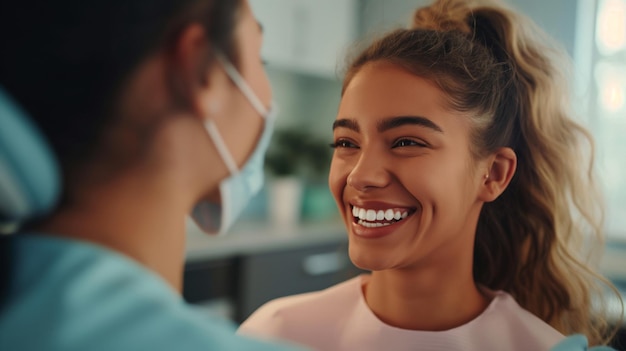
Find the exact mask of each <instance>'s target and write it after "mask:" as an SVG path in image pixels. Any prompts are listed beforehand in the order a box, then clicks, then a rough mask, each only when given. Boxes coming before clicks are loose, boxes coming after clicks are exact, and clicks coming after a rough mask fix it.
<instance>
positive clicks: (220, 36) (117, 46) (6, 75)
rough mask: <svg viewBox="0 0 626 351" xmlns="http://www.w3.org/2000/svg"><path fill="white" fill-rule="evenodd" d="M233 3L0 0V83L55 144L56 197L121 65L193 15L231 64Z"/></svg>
mask: <svg viewBox="0 0 626 351" xmlns="http://www.w3.org/2000/svg"><path fill="white" fill-rule="evenodd" d="M241 3H242V2H241V0H100V1H84V0H31V1H28V0H24V1H15V0H6V1H5V0H2V1H1V2H0V52H1V54H0V85H1V86H3V87H4V88H5V89H6V90H7V91H8V92H9V93H10V95H11V96H12V97H13V98H14V99H15V100H17V102H18V103H19V104H20V105H21V106H22V107H23V108H24V109H25V110H26V111H27V112H28V114H29V115H30V117H31V118H32V120H33V121H34V122H35V124H36V125H37V126H38V127H39V128H40V129H41V131H42V132H43V134H44V135H45V137H46V138H47V140H48V142H49V144H50V145H51V147H52V149H53V150H54V153H55V154H56V156H57V158H58V160H59V163H60V165H61V169H62V172H63V187H64V193H63V199H62V201H65V200H67V192H68V191H69V189H70V185H71V184H73V181H75V180H76V179H77V175H76V173H77V172H78V170H79V169H81V168H82V167H83V166H85V165H86V164H87V163H88V162H89V161H90V160H91V159H92V157H93V156H94V154H95V153H96V152H97V151H98V148H100V147H101V145H100V144H101V142H102V137H103V134H104V133H105V132H106V131H107V128H108V127H110V126H111V125H112V124H114V123H117V122H119V121H118V120H117V117H118V116H115V109H116V108H117V106H116V104H117V103H118V99H119V93H120V90H121V89H123V87H124V84H125V82H126V80H127V79H128V77H129V75H130V74H131V73H132V72H133V71H134V70H135V68H136V67H137V66H138V65H139V64H140V63H141V62H142V61H143V60H145V59H146V58H147V57H149V56H150V55H151V54H155V53H157V52H158V51H159V50H167V48H168V46H169V45H171V44H172V43H173V41H174V40H175V39H176V37H177V35H178V34H179V33H180V31H181V30H182V29H183V28H184V27H185V26H186V25H189V24H191V23H194V22H195V23H199V24H202V25H203V26H204V28H205V29H206V33H207V36H208V38H209V40H210V42H211V47H213V48H219V49H220V50H221V51H222V52H224V53H225V54H226V55H227V56H229V58H230V59H231V60H232V61H233V62H234V63H235V64H237V62H238V60H237V52H236V50H235V43H234V35H233V33H234V28H235V25H236V22H237V16H238V11H237V10H238V9H239V7H240V6H241ZM210 60H211V56H210V55H209V56H208V57H207V61H210ZM209 64H210V62H207V66H208V65H209ZM155 123H156V122H155ZM9 244H10V240H9V238H0V257H1V261H2V262H0V265H1V266H0V284H1V286H0V292H4V293H6V291H7V289H8V286H5V285H8V282H9V277H8V275H9V274H10V272H11V270H10V269H9V267H10V262H9V260H10V254H11V250H10V249H9V246H10V245H9ZM0 298H1V296H0ZM0 301H1V300H0Z"/></svg>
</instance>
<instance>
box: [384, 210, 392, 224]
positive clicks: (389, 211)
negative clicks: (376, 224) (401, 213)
mask: <svg viewBox="0 0 626 351" xmlns="http://www.w3.org/2000/svg"><path fill="white" fill-rule="evenodd" d="M385 219H386V220H388V221H390V220H392V219H393V210H387V211H385Z"/></svg>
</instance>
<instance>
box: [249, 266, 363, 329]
mask: <svg viewBox="0 0 626 351" xmlns="http://www.w3.org/2000/svg"><path fill="white" fill-rule="evenodd" d="M360 294H361V277H355V278H352V279H350V280H347V281H345V282H343V283H340V284H337V285H335V286H332V287H330V288H327V289H325V290H321V291H316V292H311V293H305V294H299V295H292V296H287V297H283V298H279V299H276V300H272V301H270V302H268V303H266V304H265V305H263V306H261V307H260V308H259V309H258V310H256V311H255V312H254V313H253V314H252V315H251V316H250V317H249V318H248V319H247V320H246V321H245V322H244V323H243V324H242V325H241V327H240V328H239V333H242V334H248V335H258V336H270V337H285V333H287V334H289V332H288V331H287V330H290V329H292V328H291V326H294V325H296V326H297V328H298V329H300V330H306V329H307V328H308V327H309V325H316V326H319V325H333V324H337V323H338V322H339V319H341V318H342V316H345V314H346V312H347V311H349V310H350V309H353V308H354V307H355V306H356V304H357V303H358V301H359V300H360V297H361V295H360Z"/></svg>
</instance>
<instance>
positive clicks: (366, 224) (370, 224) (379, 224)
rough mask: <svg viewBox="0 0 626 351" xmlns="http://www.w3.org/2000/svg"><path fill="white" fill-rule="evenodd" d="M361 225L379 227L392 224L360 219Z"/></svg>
mask: <svg viewBox="0 0 626 351" xmlns="http://www.w3.org/2000/svg"><path fill="white" fill-rule="evenodd" d="M359 225H362V226H364V227H366V228H378V227H386V226H388V225H391V223H370V222H366V221H363V220H359Z"/></svg>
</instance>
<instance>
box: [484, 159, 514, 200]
mask: <svg viewBox="0 0 626 351" xmlns="http://www.w3.org/2000/svg"><path fill="white" fill-rule="evenodd" d="M516 168H517V155H515V151H513V150H512V149H511V148H508V147H502V148H500V149H498V150H497V151H496V152H495V153H494V154H493V155H491V156H490V157H489V161H488V163H487V170H486V171H485V173H484V174H483V175H482V184H481V187H480V190H479V194H478V196H479V199H480V200H482V201H484V202H491V201H494V200H495V199H497V198H498V196H500V194H502V193H503V192H504V190H505V189H506V187H507V186H509V183H510V182H511V179H513V175H514V174H515V170H516Z"/></svg>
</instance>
